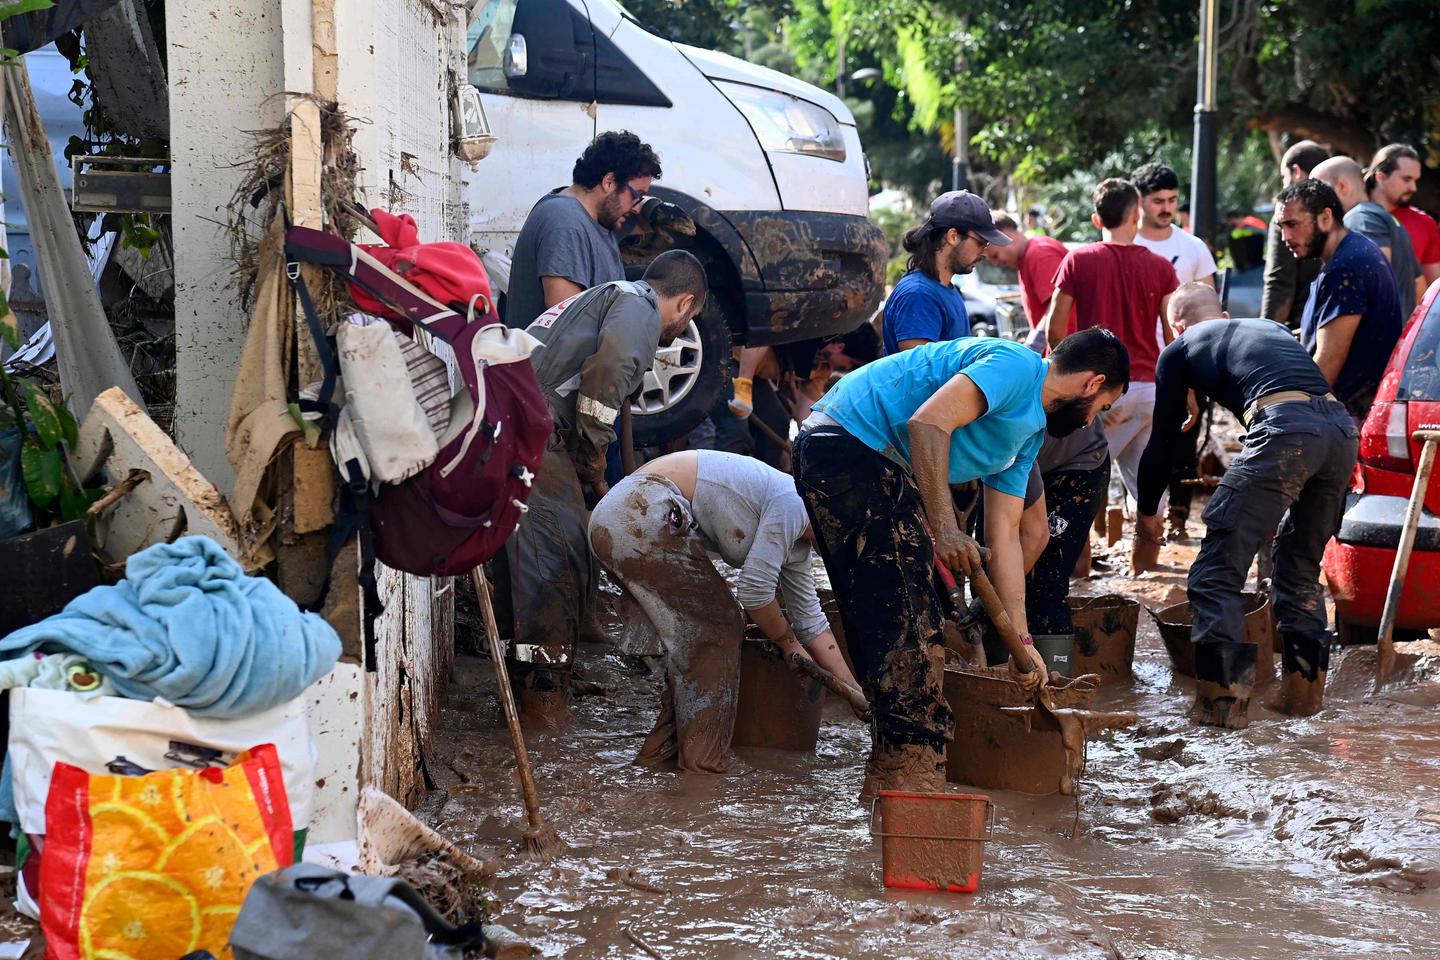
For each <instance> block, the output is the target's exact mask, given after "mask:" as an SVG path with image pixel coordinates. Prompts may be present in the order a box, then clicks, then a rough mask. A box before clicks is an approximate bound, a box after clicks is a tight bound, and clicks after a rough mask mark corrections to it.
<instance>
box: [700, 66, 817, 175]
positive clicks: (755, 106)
mask: <svg viewBox="0 0 1440 960" xmlns="http://www.w3.org/2000/svg"><path fill="white" fill-rule="evenodd" d="M715 85H716V86H717V87H719V88H720V91H721V92H722V93H724V94H725V96H727V97H729V98H730V102H731V103H733V104H735V106H737V107H739V108H740V112H741V113H743V114H744V115H745V119H746V120H748V121H750V127H751V129H753V130H754V131H755V136H756V137H757V138H758V139H759V140H760V146H762V147H764V148H765V149H766V150H767V151H769V152H773V153H803V154H807V155H810V156H815V157H824V158H825V159H827V160H835V161H838V162H840V163H844V162H845V135H844V133H843V132H842V131H841V129H840V123H839V121H837V120H836V119H835V117H834V115H833V114H831V113H830V111H829V110H826V109H825V108H824V107H821V106H817V105H816V104H813V103H810V102H809V101H808V100H801V99H800V98H799V97H792V96H790V95H789V94H788V93H781V92H780V91H778V90H766V89H764V88H762V87H752V86H750V85H749V84H745V83H730V82H728V81H725V80H716V81H715Z"/></svg>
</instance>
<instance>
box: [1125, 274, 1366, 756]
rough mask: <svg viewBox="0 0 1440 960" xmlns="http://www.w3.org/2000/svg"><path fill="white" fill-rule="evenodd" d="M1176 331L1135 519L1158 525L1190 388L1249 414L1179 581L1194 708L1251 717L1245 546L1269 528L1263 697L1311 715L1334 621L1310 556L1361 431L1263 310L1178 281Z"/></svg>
mask: <svg viewBox="0 0 1440 960" xmlns="http://www.w3.org/2000/svg"><path fill="white" fill-rule="evenodd" d="M1170 321H1171V324H1172V325H1173V326H1174V328H1175V330H1176V332H1177V336H1176V338H1175V340H1174V342H1173V343H1171V344H1170V345H1169V346H1168V347H1166V348H1165V350H1164V351H1163V352H1162V353H1161V354H1160V360H1159V362H1158V364H1157V365H1156V368H1155V426H1154V430H1153V432H1152V433H1151V435H1150V442H1149V444H1148V445H1147V446H1146V448H1145V453H1144V454H1143V455H1142V456H1141V458H1140V474H1139V486H1140V498H1139V513H1140V519H1139V528H1140V533H1141V535H1142V536H1150V537H1159V535H1160V531H1161V521H1160V518H1159V517H1158V516H1156V515H1155V514H1156V512H1157V511H1158V509H1159V505H1160V495H1161V494H1162V493H1163V492H1164V490H1165V485H1166V482H1167V481H1168V480H1169V477H1170V457H1171V451H1172V449H1173V448H1174V445H1175V444H1176V443H1177V442H1178V440H1179V435H1180V430H1181V427H1182V424H1183V423H1184V422H1185V419H1186V396H1187V395H1188V393H1189V392H1190V391H1191V390H1196V391H1199V392H1201V393H1204V394H1206V395H1207V396H1209V397H1212V398H1213V399H1214V400H1215V401H1217V402H1218V403H1221V404H1223V405H1224V406H1226V407H1227V408H1229V410H1230V411H1231V412H1232V413H1234V414H1235V416H1237V417H1239V418H1240V420H1241V422H1242V423H1244V424H1245V430H1246V433H1245V447H1244V449H1243V450H1242V451H1241V453H1240V455H1239V456H1238V457H1236V458H1235V460H1234V461H1233V462H1232V463H1231V464H1230V469H1229V470H1227V471H1226V473H1225V477H1224V479H1222V480H1221V481H1220V486H1219V487H1217V488H1216V489H1215V492H1214V494H1213V495H1212V496H1211V497H1210V504H1209V506H1208V507H1206V508H1205V514H1204V520H1205V527H1206V531H1205V540H1204V542H1203V543H1202V544H1201V545H1200V553H1199V555H1198V556H1197V557H1196V558H1195V563H1194V565H1193V566H1191V568H1190V575H1189V582H1188V584H1187V588H1188V593H1189V596H1190V606H1191V609H1192V611H1193V613H1194V621H1193V622H1194V627H1193V630H1192V632H1191V638H1192V639H1193V640H1194V642H1195V706H1194V708H1193V709H1192V710H1191V713H1190V718H1191V720H1193V721H1194V722H1196V723H1199V724H1204V725H1208V726H1217V727H1226V728H1229V729H1240V728H1243V727H1245V726H1246V725H1248V724H1249V707H1250V692H1251V688H1252V686H1253V684H1254V681H1255V654H1256V648H1255V646H1254V644H1249V643H1245V642H1244V638H1245V605H1244V598H1243V597H1242V595H1241V591H1242V590H1243V589H1244V587H1245V578H1246V576H1247V575H1248V574H1249V572H1250V565H1251V563H1253V562H1254V560H1255V554H1256V553H1257V552H1258V550H1259V549H1260V545H1261V543H1262V542H1264V540H1265V538H1266V537H1267V536H1268V535H1269V533H1270V532H1272V531H1274V530H1275V528H1276V527H1277V526H1279V524H1280V520H1281V518H1282V517H1285V512H1286V511H1287V510H1288V511H1289V512H1290V513H1289V517H1288V518H1286V519H1285V526H1284V527H1283V528H1282V529H1281V530H1280V533H1279V535H1278V536H1276V537H1275V546H1274V553H1273V556H1274V562H1275V577H1274V580H1273V582H1272V587H1271V600H1272V603H1273V604H1274V611H1275V622H1276V625H1277V627H1278V629H1279V633H1280V640H1281V644H1282V649H1283V661H1284V679H1283V683H1282V686H1281V689H1280V692H1279V694H1278V695H1277V696H1276V697H1275V698H1274V699H1272V700H1271V701H1269V702H1268V703H1266V706H1267V707H1269V708H1270V709H1272V710H1275V711H1278V712H1280V713H1286V714H1290V715H1291V716H1308V715H1310V714H1312V713H1315V712H1316V711H1318V710H1319V709H1320V705H1321V703H1322V702H1323V699H1324V691H1325V670H1326V667H1327V665H1328V663H1329V650H1330V631H1329V623H1328V621H1327V620H1326V617H1325V597H1324V595H1323V593H1322V592H1321V589H1320V558H1321V555H1322V554H1323V553H1324V551H1325V544H1326V542H1328V541H1329V539H1330V538H1331V537H1332V536H1334V535H1335V532H1336V530H1337V529H1338V528H1339V524H1340V514H1341V508H1342V507H1343V505H1344V498H1345V488H1346V486H1347V484H1348V482H1349V479H1350V471H1351V470H1352V468H1353V467H1354V466H1355V454H1356V451H1357V448H1358V446H1359V431H1358V430H1357V429H1356V427H1355V422H1354V421H1353V420H1352V419H1351V418H1350V415H1349V414H1348V413H1347V412H1346V410H1345V406H1344V405H1343V404H1341V403H1340V402H1339V401H1337V400H1336V399H1335V397H1334V396H1333V395H1332V394H1331V393H1330V385H1329V383H1327V382H1326V380H1325V377H1324V376H1323V375H1322V374H1321V373H1320V369H1319V368H1318V367H1317V366H1316V365H1315V361H1313V360H1311V359H1310V355H1309V354H1308V353H1307V352H1306V351H1305V348H1304V347H1303V346H1301V345H1300V344H1299V343H1297V342H1296V340H1295V338H1294V337H1293V336H1291V335H1290V333H1289V331H1288V330H1286V329H1285V328H1284V327H1282V326H1280V325H1279V324H1277V323H1274V322H1272V321H1270V320H1233V319H1230V318H1229V317H1227V316H1226V315H1225V314H1224V313H1223V312H1222V311H1221V309H1220V301H1219V299H1218V298H1217V297H1216V295H1215V291H1214V290H1213V289H1211V288H1210V287H1209V286H1207V285H1205V284H1200V283H1189V284H1186V285H1185V286H1183V287H1181V288H1180V290H1178V291H1177V292H1176V293H1175V295H1174V296H1173V297H1172V298H1171V302H1170Z"/></svg>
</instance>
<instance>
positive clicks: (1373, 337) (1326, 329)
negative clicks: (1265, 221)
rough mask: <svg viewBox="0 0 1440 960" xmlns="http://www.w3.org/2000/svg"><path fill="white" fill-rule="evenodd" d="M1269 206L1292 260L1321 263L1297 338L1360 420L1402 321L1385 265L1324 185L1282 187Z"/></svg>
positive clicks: (1309, 183) (1309, 182)
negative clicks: (1346, 219) (1346, 221)
mask: <svg viewBox="0 0 1440 960" xmlns="http://www.w3.org/2000/svg"><path fill="white" fill-rule="evenodd" d="M1275 203H1276V208H1277V209H1278V210H1279V213H1278V214H1277V215H1276V220H1275V222H1276V223H1277V224H1278V225H1279V227H1280V232H1281V236H1282V238H1283V239H1284V241H1285V246H1286V247H1287V248H1289V250H1290V252H1291V253H1293V254H1294V255H1295V257H1296V258H1297V259H1300V260H1308V259H1314V258H1316V257H1318V258H1319V259H1320V260H1321V261H1322V262H1323V263H1324V266H1322V267H1321V268H1320V275H1319V276H1318V277H1316V278H1315V282H1314V283H1312V284H1311V285H1310V299H1309V300H1308V301H1307V302H1306V304H1305V312H1304V313H1303V314H1302V315H1301V318H1300V342H1301V343H1303V344H1304V345H1305V349H1307V350H1309V351H1310V355H1311V356H1312V357H1314V358H1315V365H1316V366H1318V367H1319V368H1320V372H1321V373H1322V374H1324V375H1325V379H1326V380H1327V381H1328V382H1329V383H1330V385H1331V387H1332V388H1333V390H1334V393H1335V396H1336V397H1337V398H1338V399H1339V400H1340V402H1341V403H1343V404H1345V409H1347V410H1349V411H1350V415H1351V416H1352V417H1354V418H1355V419H1356V421H1362V420H1364V419H1365V415H1366V414H1367V413H1369V412H1370V404H1371V403H1372V402H1374V400H1375V391H1376V389H1378V388H1379V386H1380V378H1381V377H1382V376H1383V375H1384V373H1385V366H1386V364H1388V363H1389V362H1390V354H1391V352H1392V351H1394V349H1395V343H1396V342H1397V341H1398V340H1399V339H1400V330H1401V325H1402V323H1403V322H1404V318H1403V317H1402V316H1401V315H1400V293H1399V291H1398V289H1397V288H1396V286H1395V277H1394V275H1393V274H1392V273H1391V272H1390V264H1389V262H1388V261H1387V260H1386V259H1385V254H1384V253H1382V252H1381V251H1380V248H1379V247H1377V246H1376V245H1375V242H1374V241H1373V240H1371V239H1370V238H1369V237H1366V236H1364V235H1362V234H1359V233H1356V232H1355V231H1353V230H1348V229H1346V227H1345V224H1344V222H1343V218H1344V215H1345V214H1344V208H1343V207H1342V205H1341V203H1340V198H1339V196H1337V195H1336V193H1335V191H1334V190H1333V189H1332V188H1331V187H1330V185H1329V184H1326V183H1324V182H1322V181H1320V180H1314V179H1310V180H1302V181H1301V182H1300V183H1297V184H1293V185H1291V186H1288V187H1286V188H1285V189H1284V190H1282V191H1281V192H1280V195H1279V196H1278V197H1276V198H1275Z"/></svg>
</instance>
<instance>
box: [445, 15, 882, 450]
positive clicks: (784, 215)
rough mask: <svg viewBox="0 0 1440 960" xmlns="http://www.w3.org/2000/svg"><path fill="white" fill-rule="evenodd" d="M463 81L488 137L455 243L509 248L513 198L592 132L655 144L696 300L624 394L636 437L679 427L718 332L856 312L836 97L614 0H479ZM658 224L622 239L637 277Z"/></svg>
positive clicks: (694, 415)
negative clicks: (698, 266)
mask: <svg viewBox="0 0 1440 960" xmlns="http://www.w3.org/2000/svg"><path fill="white" fill-rule="evenodd" d="M467 43H468V48H469V49H468V60H469V79H470V82H471V83H472V84H474V85H475V87H476V88H478V89H479V91H480V94H481V100H482V102H483V103H484V106H485V112H486V115H487V116H488V118H489V121H490V125H491V128H492V131H493V132H494V134H495V136H496V137H497V141H496V143H495V146H494V148H493V150H492V151H491V153H490V155H489V156H488V157H487V158H486V160H485V162H484V163H482V164H481V165H480V167H479V170H478V172H477V173H476V174H474V175H473V176H472V178H471V184H470V190H469V203H470V233H471V241H472V243H473V244H474V245H475V246H476V248H477V249H479V250H481V251H485V250H494V251H498V252H502V253H504V254H505V255H506V256H510V255H511V253H512V250H513V247H514V243H515V238H516V237H517V236H518V235H519V233H520V227H521V225H522V224H523V223H524V222H525V217H526V215H527V214H528V213H529V212H530V208H531V207H532V206H534V204H535V202H536V201H537V200H539V199H540V197H541V196H543V195H544V194H545V193H547V192H548V191H550V190H552V189H554V188H556V187H563V186H568V185H569V184H570V182H571V168H572V167H573V165H574V162H575V159H576V157H578V156H579V155H580V153H581V152H582V151H583V150H584V149H585V147H586V145H587V144H588V143H589V142H590V141H591V140H592V139H593V138H594V137H595V136H596V135H597V134H598V133H601V132H604V131H606V130H630V131H633V132H634V133H636V134H637V135H639V137H640V138H641V139H642V140H644V141H646V142H648V143H649V144H650V145H651V146H652V147H654V149H655V152H656V153H657V154H659V156H660V163H661V166H662V167H663V168H664V176H663V177H662V178H661V179H659V180H657V181H656V182H655V185H654V186H653V187H652V189H651V191H650V192H651V194H652V195H655V196H658V197H660V198H662V199H665V200H669V201H671V202H673V203H675V204H677V205H679V206H680V207H681V208H683V209H684V210H685V212H686V213H688V214H689V215H690V216H691V217H692V218H693V219H694V220H695V223H696V227H697V235H696V237H695V239H694V241H693V243H688V242H687V243H686V246H687V248H688V249H690V250H692V252H694V253H695V254H696V255H697V256H699V257H700V258H701V260H702V261H703V262H704V263H705V265H706V270H707V272H708V273H709V276H710V286H711V297H710V306H709V307H708V308H707V309H706V311H705V313H704V314H703V315H702V316H701V317H700V319H699V320H698V321H697V326H696V328H695V329H692V330H691V331H689V332H688V333H687V334H686V335H685V336H683V337H681V338H680V339H679V340H677V341H676V346H675V347H673V348H671V349H670V350H668V351H663V352H662V356H661V357H660V358H659V359H658V360H657V363H656V365H655V368H654V370H653V371H652V375H651V376H648V377H647V378H646V390H645V394H644V396H643V398H642V401H641V402H640V403H639V404H638V405H637V406H636V407H635V412H636V413H637V414H643V416H637V418H636V420H635V436H636V442H637V443H640V444H651V443H658V442H662V441H664V440H668V439H671V438H674V437H677V436H680V435H683V434H684V433H685V432H687V431H688V430H690V428H691V427H693V426H694V425H695V424H696V423H698V422H699V420H700V419H701V418H703V417H704V416H705V415H706V414H707V413H709V411H710V409H711V408H712V407H713V406H714V404H715V402H716V400H717V399H718V398H719V396H720V393H721V391H722V389H723V388H724V386H725V380H726V378H727V376H728V374H727V370H728V365H729V359H730V346H731V344H732V343H736V344H746V345H749V346H766V345H779V344H787V343H794V342H796V341H800V340H806V339H810V338H814V337H822V336H829V335H831V334H838V333H848V332H849V331H851V330H853V329H854V328H855V327H856V326H858V325H859V324H860V323H861V322H862V321H864V320H867V319H869V317H870V316H871V314H872V313H873V312H874V310H875V307H876V305H877V304H878V302H879V299H880V294H881V290H882V286H883V283H884V270H885V261H886V258H887V256H888V250H887V246H886V243H885V240H884V237H883V235H882V234H881V232H880V230H879V228H878V227H877V226H876V225H875V224H874V223H873V222H872V221H871V220H870V217H869V192H868V189H867V179H868V178H867V170H866V161H865V156H864V154H863V153H862V151H861V148H860V138H859V135H858V133H857V132H856V129H855V119H854V117H853V116H852V115H851V113H850V110H849V109H848V108H847V107H846V106H845V104H844V102H842V101H841V100H840V99H839V98H838V97H835V96H834V95H832V94H830V93H827V92H826V91H824V90H821V89H819V88H817V87H813V86H811V85H810V84H808V83H803V82H801V81H799V80H796V79H794V78H793V77H788V76H786V75H785V74H782V73H779V72H777V71H774V70H769V69H766V68H763V67H757V66H755V65H754V64H751V63H747V62H745V61H744V60H740V59H737V58H735V57H731V56H727V55H725V54H721V53H716V52H714V51H710V50H701V49H698V48H695V47H690V46H685V45H683V44H675V43H671V42H670V41H668V40H665V39H662V38H660V37H657V36H655V35H654V34H652V33H649V32H647V31H646V30H645V29H644V28H643V27H642V26H641V25H640V24H639V23H638V22H637V21H636V20H635V19H634V18H633V17H632V16H631V15H630V14H629V13H627V12H626V11H625V10H624V8H622V7H621V6H620V5H619V4H618V3H616V2H615V0H479V2H478V3H477V4H476V5H475V8H474V10H473V12H472V16H471V23H470V30H469V39H468V41H467ZM668 242H670V241H665V240H660V239H659V238H657V237H654V236H653V235H652V236H651V238H649V239H646V240H643V241H641V240H639V239H637V240H635V241H627V242H626V243H625V244H622V252H623V253H624V255H625V260H626V264H627V268H628V269H630V270H633V271H634V272H635V274H636V275H638V273H639V271H640V270H642V269H643V266H644V264H645V263H647V262H648V261H649V260H650V259H651V258H653V257H654V256H655V255H656V254H657V253H659V252H660V250H661V249H662V247H661V246H660V244H662V243H668Z"/></svg>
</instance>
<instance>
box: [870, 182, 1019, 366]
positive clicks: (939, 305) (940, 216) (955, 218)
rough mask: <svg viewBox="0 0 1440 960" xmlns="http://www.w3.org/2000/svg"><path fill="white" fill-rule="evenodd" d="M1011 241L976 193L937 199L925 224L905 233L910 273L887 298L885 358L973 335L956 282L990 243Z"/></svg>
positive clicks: (957, 193) (954, 193) (944, 195)
mask: <svg viewBox="0 0 1440 960" xmlns="http://www.w3.org/2000/svg"><path fill="white" fill-rule="evenodd" d="M1009 242H1010V238H1009V237H1007V236H1005V234H1003V233H1001V232H1000V230H998V229H997V228H996V226H995V221H994V220H993V219H991V217H990V207H989V205H988V204H986V203H985V201H984V200H981V199H980V198H979V197H977V196H975V194H973V193H970V192H969V191H968V190H951V191H950V192H949V193H942V194H941V195H940V196H938V197H936V198H935V202H934V203H932V204H930V216H929V217H928V218H927V219H926V220H925V222H924V223H922V224H920V226H918V227H916V228H915V229H914V230H911V231H910V232H909V233H907V234H905V240H904V244H905V250H906V252H908V253H909V254H910V261H909V263H907V264H906V270H907V272H906V274H905V276H903V277H901V278H900V282H899V283H897V284H895V289H894V290H892V291H891V292H890V296H889V297H888V298H887V299H886V301H885V312H884V315H883V317H882V319H881V332H882V337H883V339H884V341H885V353H886V354H887V355H888V354H892V353H900V352H901V351H903V350H909V349H911V348H912V347H918V346H920V345H921V344H926V343H939V342H942V341H945V340H957V339H959V338H960V337H968V336H970V316H969V314H967V313H966V312H965V298H964V297H963V296H961V294H960V291H959V290H957V289H955V287H954V286H953V285H952V284H951V281H952V280H953V279H954V277H956V276H957V275H960V274H966V273H969V272H970V271H971V270H974V269H975V264H977V263H979V262H980V258H981V257H983V256H984V255H985V248H986V247H988V246H989V245H990V244H992V243H994V244H997V245H999V246H1004V245H1005V244H1007V243H1009Z"/></svg>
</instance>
